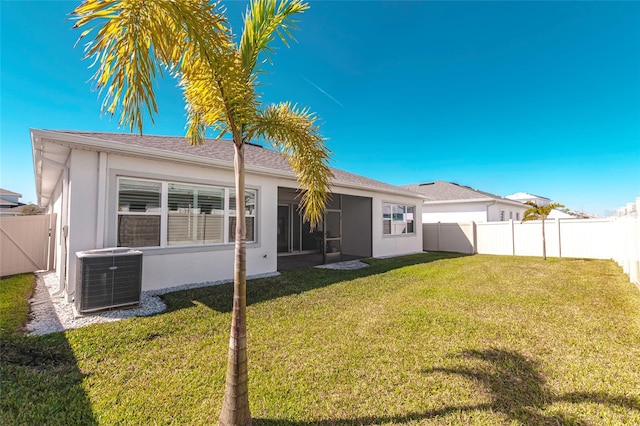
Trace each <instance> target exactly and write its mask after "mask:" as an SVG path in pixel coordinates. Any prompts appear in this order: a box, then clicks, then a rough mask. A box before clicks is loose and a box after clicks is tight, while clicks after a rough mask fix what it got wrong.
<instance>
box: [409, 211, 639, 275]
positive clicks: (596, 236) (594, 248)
mask: <svg viewBox="0 0 640 426" xmlns="http://www.w3.org/2000/svg"><path fill="white" fill-rule="evenodd" d="M639 211H640V198H638V199H637V200H636V202H635V203H630V204H628V205H627V206H626V207H625V208H623V209H620V210H618V215H617V216H616V217H612V218H607V219H551V220H545V227H544V228H545V237H546V242H547V244H546V247H547V256H548V257H573V258H583V259H613V260H615V261H616V262H617V263H618V264H619V265H620V266H621V267H622V269H623V270H624V272H625V273H626V274H627V275H629V278H630V279H631V281H632V282H634V283H636V284H640V217H639V216H640V215H639V214H638V212H639ZM422 236H423V238H422V241H423V248H424V250H426V251H449V252H456V253H465V254H473V253H479V254H500V255H512V256H542V222H541V221H531V222H524V223H519V222H514V221H508V222H486V223H475V222H469V223H425V224H423V227H422Z"/></svg>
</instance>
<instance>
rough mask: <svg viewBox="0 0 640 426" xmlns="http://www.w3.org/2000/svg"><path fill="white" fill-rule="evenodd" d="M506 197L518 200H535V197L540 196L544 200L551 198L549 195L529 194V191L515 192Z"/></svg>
mask: <svg viewBox="0 0 640 426" xmlns="http://www.w3.org/2000/svg"><path fill="white" fill-rule="evenodd" d="M504 198H508V199H510V200H516V201H520V200H525V201H526V200H533V199H535V198H540V199H542V200H549V198H547V197H543V196H540V195H534V194H529V193H528V192H516V193H515V194H511V195H507V196H505V197H504Z"/></svg>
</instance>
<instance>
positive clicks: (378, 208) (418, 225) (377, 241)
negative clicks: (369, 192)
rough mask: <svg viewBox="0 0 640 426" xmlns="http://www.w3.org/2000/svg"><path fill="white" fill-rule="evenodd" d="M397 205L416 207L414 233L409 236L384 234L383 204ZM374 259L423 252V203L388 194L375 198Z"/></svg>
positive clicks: (375, 196) (373, 209) (377, 195)
mask: <svg viewBox="0 0 640 426" xmlns="http://www.w3.org/2000/svg"><path fill="white" fill-rule="evenodd" d="M383 203H397V204H406V205H410V206H415V207H416V213H415V222H414V233H413V234H407V235H383V234H382V204H383ZM372 211H373V215H372V217H373V226H372V227H371V228H372V232H373V235H372V240H373V257H384V256H400V255H403V254H410V253H417V252H421V251H422V202H421V200H418V199H415V198H409V197H401V196H398V197H394V196H392V195H386V194H375V195H374V196H373V208H372Z"/></svg>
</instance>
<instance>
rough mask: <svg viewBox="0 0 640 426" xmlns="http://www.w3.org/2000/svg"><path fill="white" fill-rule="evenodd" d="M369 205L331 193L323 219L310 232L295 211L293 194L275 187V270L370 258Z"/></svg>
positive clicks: (296, 203) (296, 204)
mask: <svg viewBox="0 0 640 426" xmlns="http://www.w3.org/2000/svg"><path fill="white" fill-rule="evenodd" d="M371 202H372V200H371V198H368V197H358V196H353V195H345V194H339V193H334V194H332V196H331V200H330V201H329V203H328V205H327V210H326V212H325V215H324V220H323V221H322V222H321V223H320V224H318V226H317V227H316V228H315V229H313V230H312V229H311V226H310V224H309V222H305V221H304V220H303V218H302V213H301V212H300V211H299V197H298V193H297V191H296V190H295V189H293V188H282V187H281V188H278V216H277V250H278V269H290V267H295V266H292V265H298V266H299V267H302V266H309V265H314V264H315V265H319V264H323V263H333V262H340V261H344V260H351V259H359V258H366V257H371V255H372V236H371V220H372V216H371ZM294 256H295V257H294Z"/></svg>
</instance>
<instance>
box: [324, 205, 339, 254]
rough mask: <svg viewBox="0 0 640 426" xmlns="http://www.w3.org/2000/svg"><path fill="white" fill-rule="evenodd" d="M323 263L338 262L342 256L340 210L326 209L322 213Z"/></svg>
mask: <svg viewBox="0 0 640 426" xmlns="http://www.w3.org/2000/svg"><path fill="white" fill-rule="evenodd" d="M324 231H325V232H324V263H332V262H340V260H341V257H342V211H340V210H327V212H326V213H325V215H324Z"/></svg>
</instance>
